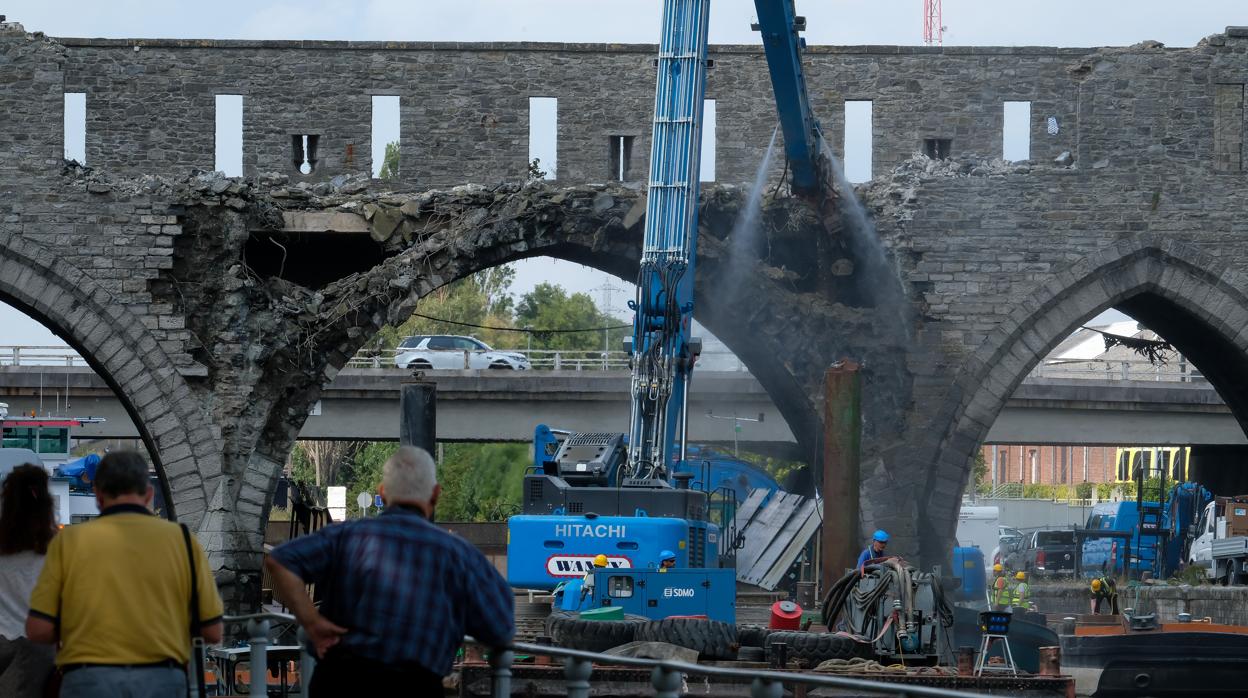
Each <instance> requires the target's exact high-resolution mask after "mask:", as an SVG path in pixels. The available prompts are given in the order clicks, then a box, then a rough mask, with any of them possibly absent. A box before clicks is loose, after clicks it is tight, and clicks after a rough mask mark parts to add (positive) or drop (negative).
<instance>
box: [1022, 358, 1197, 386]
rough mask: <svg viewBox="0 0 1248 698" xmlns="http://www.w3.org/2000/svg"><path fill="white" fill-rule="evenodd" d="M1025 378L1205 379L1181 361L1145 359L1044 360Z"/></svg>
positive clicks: (1181, 359) (1179, 380)
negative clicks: (1159, 361)
mask: <svg viewBox="0 0 1248 698" xmlns="http://www.w3.org/2000/svg"><path fill="white" fill-rule="evenodd" d="M1028 378H1074V379H1085V380H1109V381H1154V382H1156V381H1169V382H1178V383H1206V382H1208V379H1207V378H1205V376H1204V375H1203V374H1201V372H1200V371H1199V370H1197V369H1196V367H1195V366H1193V365H1192V364H1191V363H1189V362H1188V361H1187V360H1186V359H1184V358H1183V357H1179V358H1177V359H1172V360H1170V361H1169V362H1167V363H1164V364H1154V363H1152V362H1151V361H1148V360H1146V359H1047V360H1045V361H1041V362H1040V363H1039V364H1036V367H1035V368H1033V369H1032V370H1031V373H1030V374H1028Z"/></svg>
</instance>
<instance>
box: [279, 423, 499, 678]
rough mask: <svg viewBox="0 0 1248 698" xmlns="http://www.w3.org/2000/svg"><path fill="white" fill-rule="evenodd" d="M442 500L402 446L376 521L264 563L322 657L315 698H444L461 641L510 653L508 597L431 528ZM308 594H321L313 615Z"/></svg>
mask: <svg viewBox="0 0 1248 698" xmlns="http://www.w3.org/2000/svg"><path fill="white" fill-rule="evenodd" d="M440 491H441V489H440V487H439V486H438V484H437V475H436V468H435V465H434V462H433V458H432V457H430V455H429V453H428V452H426V451H424V450H422V449H418V448H413V447H411V446H403V447H401V448H399V450H398V451H397V452H396V453H395V454H394V455H393V456H392V457H391V458H390V460H388V461H386V464H385V466H383V470H382V484H381V489H380V492H381V497H382V500H384V501H385V503H386V509H385V511H384V512H382V514H381V515H380V516H376V517H373V518H367V519H360V520H357V521H351V522H348V523H343V524H338V525H334V526H328V527H326V528H323V529H321V530H319V531H317V532H316V533H313V534H312V535H308V536H303V537H301V538H296V539H295V540H292V541H290V542H288V543H284V544H283V545H280V546H278V547H277V548H276V549H274V550H273V552H272V553H271V554H270V555H269V557H268V559H267V560H265V567H266V568H267V569H268V570H269V573H270V574H271V576H272V579H273V591H274V593H275V594H276V595H277V597H278V598H279V599H281V600H282V602H284V603H285V604H286V605H287V607H289V608H290V610H291V612H292V613H293V614H294V615H295V617H296V618H297V619H298V620H299V623H300V625H302V626H303V628H304V630H305V631H306V632H307V635H308V639H309V642H310V643H312V644H313V645H314V648H315V650H316V653H317V656H318V657H320V662H318V663H317V666H316V671H314V672H313V674H312V681H311V685H310V686H309V693H310V695H311V696H312V698H317V697H318V696H347V695H352V694H353V693H357V692H358V691H359V688H360V686H368V689H369V691H370V692H373V693H377V694H378V695H421V696H423V695H441V694H442V677H443V676H445V675H447V674H449V673H450V671H451V663H452V661H453V660H454V659H455V653H456V651H457V650H458V648H459V646H460V644H461V641H462V640H463V637H464V634H465V632H467V633H468V634H471V635H472V636H473V637H474V638H476V639H477V640H478V641H480V642H483V643H485V644H486V645H489V646H491V647H506V646H507V645H508V644H510V643H511V639H512V636H513V635H514V634H515V620H514V617H513V607H512V603H513V598H512V592H511V589H510V588H509V587H508V586H507V582H506V581H504V580H503V578H502V576H501V575H500V574H499V573H498V571H497V570H495V569H494V566H493V565H492V564H490V562H489V560H487V559H486V558H485V556H484V555H482V554H481V553H480V552H479V551H478V550H477V549H476V548H473V547H472V546H471V545H469V544H468V543H466V542H465V541H464V540H463V539H462V538H459V537H457V536H455V535H452V534H450V533H447V532H446V531H443V530H442V529H441V528H439V527H438V526H437V525H435V524H434V523H433V511H434V507H435V505H436V504H437V501H438V494H439V492H440ZM305 584H316V585H317V587H318V588H319V589H321V590H322V594H323V599H324V601H323V602H322V605H321V608H320V610H319V611H318V610H317V608H316V607H315V606H314V605H313V604H312V600H311V599H310V598H308V594H307V592H306V590H305Z"/></svg>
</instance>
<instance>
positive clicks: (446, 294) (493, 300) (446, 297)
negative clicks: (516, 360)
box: [373, 264, 520, 350]
mask: <svg viewBox="0 0 1248 698" xmlns="http://www.w3.org/2000/svg"><path fill="white" fill-rule="evenodd" d="M515 277H516V270H515V268H514V267H512V266H511V265H508V264H504V265H502V266H498V267H492V268H490V269H486V270H485V271H482V272H479V273H477V274H473V275H472V276H468V277H465V278H463V279H459V280H458V281H453V282H451V283H449V284H447V285H446V286H443V287H441V288H439V289H436V290H435V291H433V292H432V293H430V294H429V295H427V296H425V297H424V298H422V299H420V303H419V304H417V306H416V313H417V314H415V315H412V317H410V318H408V319H407V321H406V322H404V323H403V324H401V325H399V326H397V327H394V326H389V327H384V328H382V330H381V331H380V332H379V333H378V334H377V337H376V338H374V340H373V345H374V347H375V348H376V349H379V350H381V349H394V348H395V347H397V346H398V345H399V342H401V341H402V340H403V338H404V337H409V336H411V335H420V334H461V335H466V334H471V335H473V336H475V337H478V338H479V339H481V340H482V341H484V342H485V343H486V344H489V345H490V346H493V347H510V346H518V345H519V344H520V339H519V336H518V335H519V333H515V332H500V331H497V330H488V329H480V328H473V327H468V326H466V325H481V326H485V327H512V326H513V325H514V321H513V317H512V316H513V310H512V306H513V303H514V302H513V300H512V297H511V283H512V281H513V280H514V279H515ZM421 316H425V317H421ZM431 317H432V318H439V320H449V321H450V322H439V321H438V320H430V319H429V318H431ZM455 323H466V325H464V324H455Z"/></svg>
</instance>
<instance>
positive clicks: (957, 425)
mask: <svg viewBox="0 0 1248 698" xmlns="http://www.w3.org/2000/svg"><path fill="white" fill-rule="evenodd" d="M654 50H655V49H654V47H652V46H619V45H563V44H401V43H400V44H394V43H387V44H371V43H362V44H361V43H339V42H280V41H275V42H217V41H164V40H84V39H51V38H48V37H45V36H43V35H40V34H31V33H27V32H26V31H25V30H24V29H23V28H21V27H20V26H18V25H14V24H8V25H0V105H2V106H3V109H4V113H5V114H6V118H5V119H4V120H2V121H0V299H2V300H4V301H5V302H8V303H10V304H13V305H15V306H17V307H18V308H20V309H22V310H23V311H25V312H27V313H29V314H30V315H32V316H34V317H36V318H37V319H39V320H40V321H42V322H43V323H45V324H46V325H47V326H49V327H50V328H52V329H53V330H54V331H56V332H57V333H58V334H59V335H61V336H62V337H63V338H65V339H66V341H68V342H69V343H70V344H71V345H73V346H74V347H75V348H76V349H77V350H78V351H80V352H81V353H82V355H83V356H84V357H86V358H87V359H88V361H89V362H90V363H91V365H92V367H93V368H94V369H95V370H96V371H97V372H98V373H99V374H100V375H101V376H103V377H104V378H105V380H106V381H107V382H108V383H109V385H110V387H111V388H112V389H113V390H114V391H116V393H117V395H118V396H119V398H120V399H121V401H122V402H123V403H124V404H125V405H126V408H127V410H128V411H129V412H130V413H131V416H132V418H133V419H134V421H135V423H136V424H137V425H139V428H140V431H141V434H142V437H143V440H144V441H145V443H146V444H147V446H148V449H149V451H150V452H151V454H152V456H153V458H154V459H155V460H156V462H157V465H158V468H159V470H160V472H161V473H162V476H163V482H164V483H165V485H166V487H167V488H168V490H169V493H170V495H171V497H170V501H172V503H173V508H174V512H175V514H176V515H177V516H178V517H179V518H180V519H182V520H185V521H188V522H191V523H192V524H194V525H195V526H197V528H198V530H199V532H200V535H201V536H202V537H203V539H204V540H205V542H206V544H207V546H208V547H209V548H210V551H211V555H212V560H213V561H214V564H216V565H217V566H218V568H219V575H218V577H219V580H220V581H221V583H222V585H223V587H224V588H225V590H226V591H227V595H228V596H229V597H230V598H231V599H232V603H241V604H247V603H252V602H254V600H255V598H256V597H255V594H256V591H257V588H258V575H257V570H258V567H259V557H260V547H261V546H260V542H261V530H262V522H263V521H264V520H265V519H266V518H267V513H268V507H269V500H270V493H271V491H272V488H273V486H274V482H275V479H276V476H277V474H278V472H279V471H280V469H281V466H282V464H283V462H284V461H285V459H286V455H287V453H288V451H289V449H290V448H291V445H292V443H293V440H294V438H295V435H296V434H297V433H298V431H299V428H300V426H301V425H302V423H303V421H304V419H305V418H306V415H307V412H308V407H309V406H310V405H311V404H312V403H313V402H314V401H315V400H316V399H317V397H318V395H319V393H320V391H321V389H322V386H323V385H324V384H325V383H326V382H327V381H329V380H331V379H332V378H333V377H334V376H335V375H336V373H337V371H338V370H339V368H340V367H342V366H343V364H344V363H345V362H346V361H347V359H348V357H350V356H351V355H353V354H354V353H355V352H356V350H357V349H359V348H360V347H361V346H363V345H364V344H365V343H366V342H368V341H369V340H370V338H371V337H372V336H373V335H374V334H375V333H376V332H377V330H378V329H379V328H380V327H382V326H383V325H385V324H387V323H396V322H400V321H402V320H403V319H404V318H406V317H407V316H408V315H409V314H410V313H411V312H412V310H413V309H414V308H415V306H416V304H417V302H418V301H419V299H420V298H421V297H422V296H423V295H425V294H427V293H429V292H430V291H431V290H433V289H435V288H437V287H439V286H441V285H444V284H446V283H449V282H450V281H453V280H455V279H458V278H462V277H464V276H466V275H469V274H472V273H475V272H477V271H480V270H482V269H485V268H488V267H490V266H493V265H498V264H502V263H505V262H508V261H511V260H516V259H520V258H524V257H530V256H536V255H548V256H552V257H557V258H561V259H567V260H572V261H576V262H580V263H584V264H588V265H591V266H593V267H596V268H598V269H602V270H605V271H607V272H610V273H612V274H616V275H618V276H620V277H622V278H626V279H629V278H632V277H633V275H634V272H635V268H636V263H637V257H638V250H639V247H640V234H641V230H642V227H643V225H644V221H643V220H642V216H643V214H644V203H643V201H642V199H641V197H642V196H643V194H642V191H641V189H642V188H641V187H640V186H639V183H638V180H639V179H640V178H641V177H643V176H644V173H645V172H646V162H645V156H644V154H645V153H646V152H648V150H649V148H648V144H647V139H648V136H649V131H650V129H649V116H650V103H651V100H652V98H653V87H652V80H653V72H652V68H651V65H650V60H651V57H652V55H653V53H654ZM1246 52H1248V30H1244V29H1239V28H1234V27H1232V28H1229V29H1228V30H1227V31H1226V32H1225V33H1223V34H1216V35H1213V36H1211V37H1209V38H1208V39H1206V40H1205V41H1203V42H1202V43H1201V44H1200V45H1198V46H1196V47H1194V48H1190V49H1177V50H1176V49H1166V48H1164V47H1161V46H1160V45H1157V44H1155V43H1151V42H1145V43H1143V44H1139V45H1136V46H1132V47H1129V48H1110V49H1049V48H979V47H969V48H955V47H947V48H944V49H925V48H911V47H895V46H892V47H836V48H826V47H823V48H821V47H816V48H813V49H812V50H811V52H810V56H809V65H808V79H809V81H810V87H811V90H812V93H813V98H814V104H815V106H816V109H817V111H818V112H819V113H820V114H821V115H822V116H823V118H824V122H825V126H826V131H827V133H828V135H829V136H830V138H831V141H832V142H833V143H837V144H839V143H840V142H841V134H842V133H843V115H844V108H843V104H844V102H845V101H848V100H871V101H872V105H873V106H872V113H873V120H872V127H873V134H872V153H873V168H874V172H875V174H876V178H875V180H873V182H871V183H870V184H868V185H865V186H863V187H861V188H860V189H859V191H858V196H859V197H860V198H861V200H862V201H864V202H865V210H860V209H859V208H858V207H856V206H855V205H853V204H852V203H851V202H852V201H853V199H852V198H851V197H850V195H849V193H848V192H846V191H842V192H841V200H840V202H839V204H838V205H839V211H841V215H840V216H839V217H836V216H834V217H832V218H831V219H828V218H821V217H820V216H819V215H817V214H816V213H815V211H816V209H815V208H814V207H812V206H810V205H809V204H807V203H806V202H802V201H797V200H794V199H791V198H786V197H785V196H783V186H779V187H778V189H777V191H779V192H781V194H780V196H779V197H778V198H771V199H769V201H768V203H767V204H766V206H765V208H764V212H763V215H762V218H761V226H760V227H761V230H762V234H761V235H759V236H758V237H757V238H756V239H751V240H749V241H747V242H745V243H742V242H741V241H738V240H733V239H730V237H729V234H728V233H729V231H730V230H731V228H732V224H733V221H735V219H736V218H737V213H738V212H739V210H740V209H741V207H742V205H743V201H742V199H743V189H742V188H741V187H739V186H733V183H735V182H744V181H748V180H749V179H751V178H752V174H753V172H752V171H753V170H754V168H755V167H756V166H757V163H758V162H759V161H760V160H761V156H762V150H763V149H764V147H765V144H766V142H767V139H768V138H769V137H770V134H771V130H772V125H773V124H774V122H775V117H774V111H773V109H774V107H773V105H772V104H771V97H770V93H769V87H768V83H767V76H766V68H765V61H764V58H763V56H762V53H761V51H760V49H759V48H758V47H750V46H721V47H715V48H714V49H713V51H712V53H713V58H714V60H715V65H714V68H713V70H712V71H711V73H712V76H711V79H710V81H709V84H708V98H712V99H715V100H716V102H717V109H716V111H717V115H718V119H717V126H716V132H715V134H714V138H715V142H716V168H715V169H716V180H717V181H716V182H715V183H712V184H708V185H706V186H705V188H704V193H703V204H702V216H701V229H700V231H699V240H700V241H699V245H700V249H699V252H700V258H699V267H698V278H697V294H698V306H697V309H696V314H697V316H698V317H699V319H700V320H701V321H703V322H704V323H705V324H706V325H707V327H708V328H710V329H711V330H712V331H713V332H715V333H716V334H717V335H718V336H719V337H721V338H722V339H723V340H724V341H725V342H726V343H727V344H728V345H729V347H730V348H732V349H733V351H735V352H736V353H737V354H738V356H739V357H740V358H741V359H742V360H743V361H745V362H746V363H747V364H748V365H749V367H750V369H751V371H752V372H753V373H754V375H755V376H757V377H758V379H759V381H760V382H761V383H762V385H763V386H764V387H765V388H766V389H767V390H768V392H769V393H770V394H771V396H772V398H773V400H774V401H775V402H776V404H777V405H778V406H779V408H780V409H781V411H782V413H783V414H784V416H785V418H786V420H787V421H788V423H789V426H790V428H791V429H792V431H793V433H794V434H795V436H796V437H797V438H798V440H799V443H800V444H801V446H802V447H803V448H804V449H805V450H806V451H807V452H809V453H810V454H811V461H812V463H815V462H817V461H818V453H819V451H820V441H819V440H820V433H821V423H822V420H821V413H822V409H823V406H822V404H821V398H820V387H821V385H822V374H823V371H824V370H825V369H826V368H827V366H828V365H829V364H831V363H832V362H834V361H836V360H838V359H840V358H842V357H845V356H849V357H853V358H855V359H857V360H859V361H861V362H862V363H863V364H864V366H865V373H864V376H865V385H864V408H863V414H864V420H865V434H864V459H863V466H862V467H863V473H862V483H863V485H862V497H861V501H862V526H863V528H866V529H870V528H874V527H877V526H882V527H885V528H888V529H889V530H890V531H892V532H894V535H895V536H896V537H897V540H898V542H899V543H900V545H899V548H900V550H901V551H902V552H903V553H905V554H908V555H917V556H919V557H920V558H922V559H923V560H924V561H928V562H935V561H938V560H940V559H943V558H944V556H945V554H946V553H947V550H948V546H949V542H950V540H951V537H952V533H953V530H954V526H955V523H956V515H957V510H958V506H959V499H960V495H961V493H962V491H963V489H964V487H965V485H966V482H967V479H968V477H969V468H970V464H971V460H972V455H973V453H974V452H975V450H976V448H977V447H978V445H979V444H980V442H981V440H982V439H983V438H984V435H985V434H986V433H987V430H988V429H989V427H990V426H991V425H992V423H993V421H994V419H995V417H996V415H997V414H998V412H1000V410H1001V409H1002V406H1003V405H1004V403H1005V400H1006V399H1007V398H1008V397H1009V396H1010V395H1011V393H1013V391H1014V389H1015V388H1016V387H1017V386H1018V384H1019V383H1020V382H1021V381H1022V380H1023V378H1024V377H1025V376H1026V375H1027V373H1028V371H1029V370H1030V369H1031V368H1032V366H1034V365H1035V364H1036V363H1037V362H1038V361H1039V360H1040V358H1041V357H1043V356H1044V355H1045V353H1046V352H1047V351H1048V350H1049V349H1051V348H1052V347H1053V346H1055V345H1056V344H1057V343H1058V342H1059V341H1060V340H1061V339H1063V338H1064V337H1066V336H1067V335H1068V334H1069V333H1070V332H1071V331H1072V330H1073V329H1075V328H1076V327H1078V326H1079V325H1080V324H1081V323H1083V322H1085V321H1086V320H1087V319H1088V318H1090V317H1093V316H1094V315H1096V314H1097V313H1099V312H1101V311H1102V310H1104V309H1106V308H1111V307H1116V308H1119V309H1121V310H1123V311H1125V312H1128V313H1129V314H1131V315H1133V316H1134V317H1136V318H1138V319H1139V320H1141V321H1142V322H1144V323H1146V324H1147V325H1149V326H1150V327H1151V328H1153V329H1155V330H1156V331H1158V332H1160V333H1161V334H1162V335H1164V336H1166V337H1167V338H1168V339H1170V340H1171V341H1173V342H1174V343H1175V345H1176V346H1177V347H1178V348H1179V349H1180V350H1181V351H1182V352H1183V353H1185V354H1186V355H1187V356H1188V357H1189V358H1190V359H1191V360H1192V362H1193V363H1195V364H1196V365H1197V367H1199V369H1200V370H1201V372H1202V373H1203V374H1204V375H1205V376H1208V377H1209V379H1210V380H1211V382H1212V383H1213V384H1214V386H1215V387H1216V388H1217V390H1218V392H1219V393H1220V395H1221V396H1222V398H1223V399H1224V400H1225V402H1226V403H1227V405H1228V406H1229V407H1230V409H1231V411H1232V412H1233V413H1234V414H1235V415H1236V416H1237V418H1238V419H1239V420H1240V423H1241V424H1243V423H1244V420H1245V417H1248V276H1245V274H1246V273H1248V268H1246V267H1248V262H1246V261H1245V258H1244V255H1243V252H1242V251H1243V249H1244V247H1243V243H1242V241H1241V237H1242V236H1243V235H1244V234H1245V233H1246V232H1248V231H1246V230H1245V224H1244V222H1243V217H1242V214H1241V211H1240V202H1242V201H1243V200H1244V196H1245V194H1246V193H1248V191H1246V188H1245V180H1244V174H1243V171H1242V167H1243V152H1242V149H1243V137H1244V128H1245V122H1244V84H1245V82H1248V55H1246ZM603 85H609V86H610V89H609V90H603V89H600V88H598V87H597V86H603ZM587 86H594V87H593V89H586V88H587ZM76 92H77V93H85V94H86V105H87V107H86V113H87V117H86V122H87V132H86V160H87V164H88V165H89V166H90V167H91V168H92V169H91V170H87V169H84V168H83V167H80V166H78V165H75V164H68V163H65V162H64V161H63V159H62V154H63V147H64V142H65V138H64V134H63V132H62V123H61V119H60V118H59V117H60V115H61V114H62V110H63V104H64V101H65V97H64V95H65V94H68V93H76ZM218 94H232V95H242V97H243V104H244V106H243V116H244V119H243V129H242V143H243V165H244V174H245V175H246V178H245V179H238V180H229V179H224V178H222V177H220V176H217V175H213V174H205V171H210V170H211V169H212V168H213V167H214V162H213V140H214V136H213V134H214V127H213V123H214V112H213V109H214V97H215V95H218ZM373 95H397V96H399V97H400V104H401V160H400V171H401V176H400V177H399V178H398V179H397V180H394V181H387V182H378V181H370V180H369V179H368V177H367V173H368V172H370V169H371V163H370V162H369V156H368V152H369V148H368V147H367V143H368V142H369V137H370V136H369V99H370V97H371V96H373ZM529 97H556V98H557V99H558V100H559V120H558V154H559V157H558V172H557V174H558V179H557V180H555V181H553V182H525V181H524V180H525V178H526V173H527V168H526V165H527V162H528V160H529V157H528V153H527V151H526V148H525V144H526V142H527V133H528V120H527V117H526V114H527V104H528V98H529ZM1004 101H1028V102H1030V103H1031V111H1030V113H1031V118H1030V124H1029V131H1030V134H1031V144H1030V150H1031V153H1032V158H1033V159H1032V160H1031V161H1027V162H1021V163H1013V164H1009V163H1002V162H1000V161H999V160H996V159H994V156H999V154H1000V152H1001V133H1002V124H1003V118H1004V117H1003V105H1002V103H1003V102H1004ZM302 136H309V137H312V136H315V137H316V138H315V139H314V140H315V142H316V145H315V147H314V150H315V152H311V151H310V150H307V149H303V148H304V146H303V142H304V141H303V138H302ZM622 146H623V147H625V148H626V149H627V150H628V157H626V159H627V160H629V163H628V166H627V167H625V168H623V169H624V177H623V179H624V181H621V182H611V181H609V180H611V179H613V178H619V174H620V172H621V169H620V167H619V164H620V163H619V162H614V163H613V162H611V159H610V158H609V157H608V153H609V152H617V153H618V152H619V150H618V149H619V147H622ZM292 148H293V149H294V151H293V152H292ZM925 148H931V149H935V150H939V151H941V152H949V153H951V155H952V157H951V159H949V160H945V161H933V160H928V159H926V158H924V157H922V156H918V157H912V153H914V152H915V151H922V150H924V149H925ZM311 160H315V161H316V162H314V163H312V162H310V161H311ZM304 161H309V163H310V164H311V165H312V171H311V172H310V173H303V172H301V171H300V169H299V166H300V165H301V164H304ZM595 182H598V183H595ZM868 221H870V222H868ZM872 224H873V225H872ZM845 534H846V535H848V536H855V535H857V532H856V531H846V532H845Z"/></svg>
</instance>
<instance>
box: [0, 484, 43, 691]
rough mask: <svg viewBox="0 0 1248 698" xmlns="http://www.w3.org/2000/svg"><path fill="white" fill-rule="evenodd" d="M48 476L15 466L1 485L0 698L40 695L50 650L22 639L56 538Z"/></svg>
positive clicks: (24, 638)
mask: <svg viewBox="0 0 1248 698" xmlns="http://www.w3.org/2000/svg"><path fill="white" fill-rule="evenodd" d="M56 530H57V529H56V516H55V514H54V512H53V507H52V494H51V492H49V491H48V473H47V471H45V470H44V469H43V468H42V467H41V466H38V465H19V466H17V467H16V468H14V469H13V470H12V471H10V472H9V475H8V477H6V478H5V479H4V484H3V485H2V486H0V696H5V697H6V698H7V697H9V696H13V697H14V698H25V697H26V696H42V695H43V687H44V683H45V682H46V681H47V679H48V676H49V675H50V674H51V673H52V658H53V651H52V648H51V647H49V646H47V645H37V644H34V643H32V642H30V641H29V640H27V639H26V637H25V635H26V615H27V613H28V612H29V610H30V592H31V590H32V589H34V587H35V581H36V580H38V579H39V571H40V570H42V569H43V557H44V555H45V554H46V553H47V552H48V543H50V542H51V541H52V536H55V535H56Z"/></svg>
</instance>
